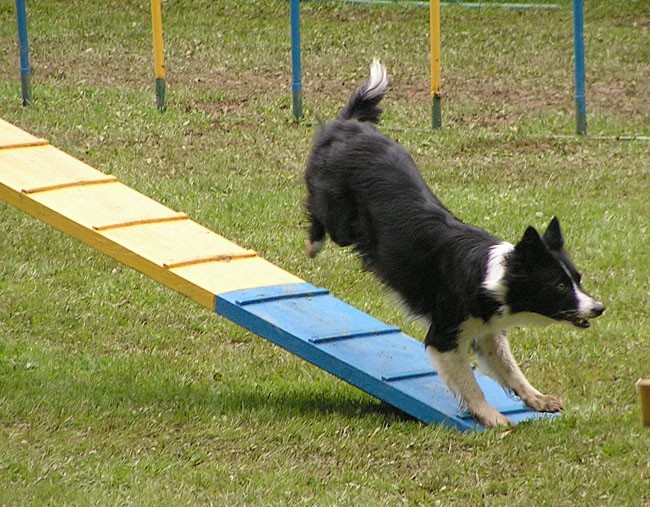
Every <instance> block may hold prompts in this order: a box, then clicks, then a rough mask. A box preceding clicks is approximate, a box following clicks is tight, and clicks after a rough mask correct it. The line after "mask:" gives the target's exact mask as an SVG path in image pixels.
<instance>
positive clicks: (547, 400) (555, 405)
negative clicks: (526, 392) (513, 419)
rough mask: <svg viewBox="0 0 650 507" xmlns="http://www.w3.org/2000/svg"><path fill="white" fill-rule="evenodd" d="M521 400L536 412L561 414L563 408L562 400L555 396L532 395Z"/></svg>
mask: <svg viewBox="0 0 650 507" xmlns="http://www.w3.org/2000/svg"><path fill="white" fill-rule="evenodd" d="M521 399H522V400H523V402H524V403H525V404H526V405H528V406H529V407H530V408H532V409H533V410H535V411H536V412H561V411H562V409H563V408H564V406H563V404H562V399H561V398H560V397H559V396H555V395H544V394H534V395H531V396H521Z"/></svg>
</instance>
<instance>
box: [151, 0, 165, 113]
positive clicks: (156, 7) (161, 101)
mask: <svg viewBox="0 0 650 507" xmlns="http://www.w3.org/2000/svg"><path fill="white" fill-rule="evenodd" d="M151 26H152V29H153V57H154V74H155V77H156V105H157V106H158V110H159V111H160V112H161V113H162V112H164V111H165V110H166V109H167V108H166V107H165V52H164V50H163V32H162V8H161V0H151Z"/></svg>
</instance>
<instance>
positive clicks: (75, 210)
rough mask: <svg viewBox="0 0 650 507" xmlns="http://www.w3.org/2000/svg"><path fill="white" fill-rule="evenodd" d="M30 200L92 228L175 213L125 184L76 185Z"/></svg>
mask: <svg viewBox="0 0 650 507" xmlns="http://www.w3.org/2000/svg"><path fill="white" fill-rule="evenodd" d="M31 197H32V198H33V199H34V200H35V201H37V202H39V203H41V204H43V205H44V206H47V207H48V208H51V209H52V210H55V211H56V212H57V213H60V214H61V215H63V216H65V217H66V218H69V219H71V220H74V221H75V222H77V223H79V224H81V225H83V226H85V227H88V228H90V229H92V228H94V227H96V228H102V227H104V226H107V225H111V224H116V223H123V222H129V221H137V220H144V219H147V218H158V217H164V216H170V215H173V214H175V212H174V211H173V210H171V209H169V208H168V207H167V206H164V205H162V204H160V203H159V202H157V201H154V200H153V199H150V198H149V197H147V196H145V195H143V194H141V193H139V192H137V191H135V190H133V189H132V188H130V187H127V186H126V185H123V184H122V183H107V184H104V185H91V186H81V187H79V186H73V187H67V188H62V189H59V190H53V191H49V192H40V193H37V194H33V195H31ZM190 248H191V247H190Z"/></svg>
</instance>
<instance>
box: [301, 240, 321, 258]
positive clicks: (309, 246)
mask: <svg viewBox="0 0 650 507" xmlns="http://www.w3.org/2000/svg"><path fill="white" fill-rule="evenodd" d="M324 246H325V240H324V239H322V240H320V241H313V242H312V241H310V240H309V239H306V240H305V254H306V255H307V257H309V258H310V259H313V258H314V257H316V255H318V252H320V251H321V250H322V249H323V247H324Z"/></svg>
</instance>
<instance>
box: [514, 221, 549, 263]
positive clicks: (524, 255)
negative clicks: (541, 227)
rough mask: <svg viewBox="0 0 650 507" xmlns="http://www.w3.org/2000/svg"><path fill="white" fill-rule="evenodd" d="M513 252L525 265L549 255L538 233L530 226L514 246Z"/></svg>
mask: <svg viewBox="0 0 650 507" xmlns="http://www.w3.org/2000/svg"><path fill="white" fill-rule="evenodd" d="M515 252H516V253H517V254H518V255H519V256H520V258H521V259H523V261H524V263H526V264H532V263H534V262H536V261H537V260H540V259H542V258H544V257H546V256H547V255H549V253H548V250H547V247H546V245H545V244H544V242H543V241H542V238H541V237H540V236H539V233H538V232H537V230H536V229H535V228H534V227H532V226H530V225H529V226H528V228H527V229H526V231H525V232H524V235H523V236H522V238H521V241H519V243H517V245H516V246H515Z"/></svg>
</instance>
